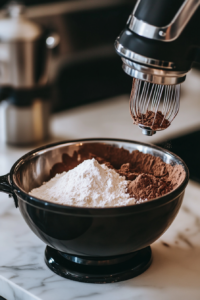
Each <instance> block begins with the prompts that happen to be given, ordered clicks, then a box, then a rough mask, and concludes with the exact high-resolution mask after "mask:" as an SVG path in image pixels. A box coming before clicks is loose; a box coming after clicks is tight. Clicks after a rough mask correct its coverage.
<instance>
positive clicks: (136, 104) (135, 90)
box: [130, 78, 180, 135]
mask: <svg viewBox="0 0 200 300" xmlns="http://www.w3.org/2000/svg"><path fill="white" fill-rule="evenodd" d="M179 107H180V84H177V85H162V84H154V83H150V82H147V81H142V80H140V79H136V78H133V85H132V91H131V96H130V113H131V116H132V119H133V124H136V125H139V127H140V128H141V129H142V132H143V134H145V135H153V134H155V133H156V131H158V130H164V129H166V128H168V127H169V126H170V125H171V123H172V121H173V120H174V118H175V117H176V115H177V114H178V111H179Z"/></svg>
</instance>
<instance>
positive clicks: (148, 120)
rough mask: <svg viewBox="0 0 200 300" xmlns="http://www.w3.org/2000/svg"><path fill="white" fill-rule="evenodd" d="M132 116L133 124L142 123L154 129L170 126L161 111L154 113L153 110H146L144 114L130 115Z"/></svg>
mask: <svg viewBox="0 0 200 300" xmlns="http://www.w3.org/2000/svg"><path fill="white" fill-rule="evenodd" d="M132 118H133V124H136V125H138V124H142V125H144V126H147V127H150V128H152V129H154V130H158V129H166V128H167V127H169V126H170V122H169V121H168V120H167V119H165V116H164V115H163V114H162V112H161V111H158V112H157V113H156V115H155V112H153V111H151V110H148V111H147V112H146V114H141V113H139V114H138V115H137V116H133V115H132Z"/></svg>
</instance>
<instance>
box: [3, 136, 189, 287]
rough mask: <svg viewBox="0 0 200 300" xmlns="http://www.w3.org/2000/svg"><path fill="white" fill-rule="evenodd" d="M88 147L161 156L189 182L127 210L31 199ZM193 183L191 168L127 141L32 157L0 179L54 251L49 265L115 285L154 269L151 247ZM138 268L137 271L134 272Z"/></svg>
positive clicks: (63, 146)
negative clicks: (62, 164) (57, 168)
mask: <svg viewBox="0 0 200 300" xmlns="http://www.w3.org/2000/svg"><path fill="white" fill-rule="evenodd" d="M85 143H103V144H107V145H110V146H114V147H123V148H124V149H127V150H129V151H130V152H131V151H133V150H139V151H141V152H143V153H149V154H151V155H154V156H159V157H160V158H161V159H162V160H163V161H164V162H165V163H168V164H171V165H175V164H179V165H182V166H183V168H184V170H185V172H186V176H185V179H184V181H183V182H182V183H181V185H180V186H179V187H178V188H177V189H176V190H174V191H172V192H170V193H169V194H166V195H164V196H162V197H160V198H157V199H155V200H151V201H149V202H145V203H142V204H139V205H131V206H124V207H112V208H84V207H72V206H62V205H58V204H54V203H51V202H48V201H44V200H40V199H38V198H35V197H33V196H30V195H29V194H28V193H29V191H30V190H32V189H33V188H36V187H39V186H40V185H42V183H43V182H44V181H47V180H48V179H49V178H50V170H51V168H52V166H53V165H54V164H55V163H57V162H59V161H61V160H62V154H63V153H67V154H69V155H70V156H72V155H73V153H74V151H75V150H79V149H80V148H81V147H82V146H83V144H85ZM188 180H189V171H188V168H187V166H186V164H185V163H184V162H183V161H182V160H181V159H180V158H179V157H178V156H176V155H175V154H173V153H171V152H169V151H167V150H164V149H162V148H160V147H156V146H153V145H148V144H143V143H140V142H135V141H126V140H114V139H87V140H77V141H69V142H61V143H57V144H53V145H48V146H45V147H42V148H39V149H36V150H33V151H31V152H29V153H28V154H26V155H24V156H23V157H22V158H20V159H19V160H18V161H17V162H16V163H15V164H14V165H13V167H12V169H11V171H10V174H8V175H5V176H2V177H0V191H3V192H6V193H8V194H10V195H12V196H13V198H14V200H15V203H16V205H18V206H19V209H20V212H21V214H22V216H23V217H24V219H25V221H26V223H27V224H28V226H29V227H30V228H31V230H32V231H33V232H34V233H35V234H36V235H37V236H38V237H39V238H40V239H41V240H42V241H43V242H44V243H45V244H47V245H48V246H49V247H47V249H46V253H45V260H46V263H47V264H48V266H49V267H50V268H51V269H52V270H53V271H55V272H56V273H58V274H60V275H62V276H64V277H67V278H71V279H74V280H80V281H87V282H112V281H119V280H123V279H127V278H130V277H134V276H136V275H138V274H139V273H141V272H143V271H144V270H145V269H146V268H147V267H148V266H149V265H150V262H151V251H150V247H148V246H149V245H150V244H152V243H153V242H154V241H155V240H157V239H158V238H159V237H160V236H161V235H162V234H163V233H164V232H165V231H166V230H167V228H168V227H169V226H170V224H171V223H172V221H173V220H174V218H175V217H176V215H177V213H178V211H179V208H180V206H181V203H182V201H183V196H184V192H185V188H186V186H187V184H188ZM141 249H143V250H141ZM139 250H140V251H139ZM136 254H137V255H136ZM145 259H146V260H145ZM135 264H137V268H135V267H133V265H134V266H135ZM116 265H117V266H120V267H116ZM105 266H106V268H107V269H105ZM125 266H126V268H125ZM130 266H132V267H130ZM91 268H92V269H91ZM109 268H111V269H112V270H111V269H109ZM120 268H121V269H120ZM124 268H125V269H126V270H125V269H124ZM128 269H129V270H128ZM133 269H134V270H133ZM136 269H137V270H136ZM122 273H123V274H122ZM88 274H89V276H88ZM95 274H96V275H95Z"/></svg>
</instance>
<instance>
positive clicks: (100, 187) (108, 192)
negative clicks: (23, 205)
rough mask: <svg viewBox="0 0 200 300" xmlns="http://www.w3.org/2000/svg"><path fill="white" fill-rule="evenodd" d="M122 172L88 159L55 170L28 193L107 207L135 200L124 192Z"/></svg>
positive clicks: (76, 203)
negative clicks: (62, 169) (61, 171)
mask: <svg viewBox="0 0 200 300" xmlns="http://www.w3.org/2000/svg"><path fill="white" fill-rule="evenodd" d="M128 182H129V181H127V180H125V177H124V176H120V175H119V174H118V173H116V172H115V170H113V169H109V168H108V167H107V166H105V165H104V164H102V165H100V164H99V163H98V161H97V160H95V159H94V158H93V159H88V160H85V161H83V162H82V163H81V164H80V165H78V166H77V167H75V168H74V169H72V170H70V171H68V172H63V173H62V174H57V175H56V176H55V177H54V178H52V179H51V180H50V181H48V182H46V183H43V185H42V186H40V187H39V188H36V189H33V190H32V191H31V192H30V193H29V194H30V195H32V196H35V197H37V198H40V199H43V200H47V201H50V202H54V203H57V204H64V205H70V206H82V207H109V206H122V205H130V204H135V199H134V198H130V195H129V194H128V193H127V184H128Z"/></svg>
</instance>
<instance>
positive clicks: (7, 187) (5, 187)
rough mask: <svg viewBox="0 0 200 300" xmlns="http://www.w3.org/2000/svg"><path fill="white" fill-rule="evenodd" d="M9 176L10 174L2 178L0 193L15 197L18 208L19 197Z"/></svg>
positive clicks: (0, 178)
mask: <svg viewBox="0 0 200 300" xmlns="http://www.w3.org/2000/svg"><path fill="white" fill-rule="evenodd" d="M9 176H10V174H9V173H8V174H6V175H3V176H0V192H4V193H6V194H8V195H9V197H10V198H11V197H13V199H14V202H15V206H16V207H18V200H17V196H16V195H15V193H14V191H13V189H12V186H11V184H10V182H9Z"/></svg>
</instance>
